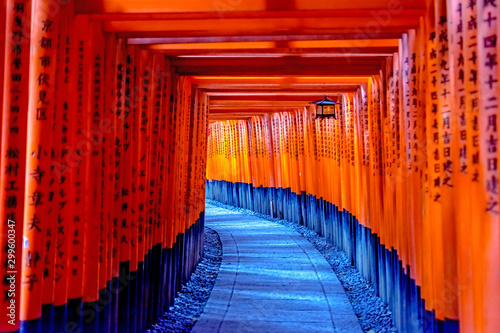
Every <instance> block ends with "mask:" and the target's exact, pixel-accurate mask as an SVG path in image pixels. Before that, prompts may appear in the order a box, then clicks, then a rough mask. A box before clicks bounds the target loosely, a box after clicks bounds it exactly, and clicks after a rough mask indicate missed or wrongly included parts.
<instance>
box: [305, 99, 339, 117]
mask: <svg viewBox="0 0 500 333" xmlns="http://www.w3.org/2000/svg"><path fill="white" fill-rule="evenodd" d="M311 104H316V118H328V117H333V119H337V112H338V111H340V103H337V102H334V101H332V100H331V99H329V98H328V97H326V96H325V98H324V99H322V100H319V101H316V102H311ZM337 105H339V106H338V107H337Z"/></svg>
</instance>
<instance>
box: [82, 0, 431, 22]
mask: <svg viewBox="0 0 500 333" xmlns="http://www.w3.org/2000/svg"><path fill="white" fill-rule="evenodd" d="M425 9H426V3H425V1H413V0H398V1H386V0H356V1H331V0H294V1H293V2H291V1H290V2H288V1H271V2H270V1H268V0H252V1H229V0H214V1H205V0H184V1H165V0H141V1H137V0H85V1H75V11H76V13H78V14H96V15H99V14H112V15H117V14H147V15H149V14H156V15H159V14H162V13H165V14H174V13H177V14H184V15H188V14H194V15H200V14H201V15H207V14H216V15H217V16H218V17H219V18H224V17H231V15H234V13H240V12H243V13H247V12H255V13H256V14H257V15H258V14H259V12H262V11H266V10H268V11H270V12H283V11H285V12H287V11H294V10H300V11H332V12H342V11H345V12H352V13H353V14H352V15H355V14H356V12H359V13H363V12H368V11H374V12H375V14H378V12H380V11H385V12H387V13H389V14H394V13H399V12H400V11H402V10H404V11H411V10H425ZM379 15H380V14H379Z"/></svg>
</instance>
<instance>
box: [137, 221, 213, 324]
mask: <svg viewBox="0 0 500 333" xmlns="http://www.w3.org/2000/svg"><path fill="white" fill-rule="evenodd" d="M221 262H222V243H221V241H220V238H219V235H218V234H217V232H215V231H214V230H212V229H210V228H207V227H205V245H204V247H203V257H202V258H201V260H200V263H199V264H198V266H196V270H195V271H194V273H193V274H192V275H191V279H190V280H189V282H188V283H187V284H186V285H185V286H183V287H182V289H181V291H180V292H179V293H178V295H177V297H176V298H175V301H174V305H173V306H172V307H170V309H169V311H168V312H166V313H165V314H164V315H163V318H160V319H159V320H158V322H157V323H156V324H154V325H153V326H152V328H151V329H148V330H147V331H146V332H148V333H165V332H191V329H192V328H193V326H194V324H196V321H198V319H199V318H200V315H201V313H202V312H203V309H204V308H205V305H206V304H207V301H208V298H209V297H210V293H211V292H212V289H213V287H214V284H215V280H216V279H217V275H218V274H219V268H220V264H221Z"/></svg>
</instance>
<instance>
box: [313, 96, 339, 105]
mask: <svg viewBox="0 0 500 333" xmlns="http://www.w3.org/2000/svg"><path fill="white" fill-rule="evenodd" d="M310 104H316V105H337V104H340V103H337V102H334V101H332V100H331V99H329V98H328V97H326V96H325V98H323V99H321V100H319V101H315V102H310Z"/></svg>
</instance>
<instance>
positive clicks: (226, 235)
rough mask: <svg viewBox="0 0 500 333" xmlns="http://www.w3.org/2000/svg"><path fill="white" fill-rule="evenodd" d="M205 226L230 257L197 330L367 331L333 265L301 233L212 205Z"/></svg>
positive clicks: (207, 332) (203, 332) (205, 332)
mask: <svg viewBox="0 0 500 333" xmlns="http://www.w3.org/2000/svg"><path fill="white" fill-rule="evenodd" d="M205 223H206V226H208V227H209V228H211V229H213V230H215V231H217V233H218V234H219V237H220V239H221V242H222V251H223V257H222V263H221V266H220V270H219V275H218V277H217V281H216V283H215V286H214V289H213V290H212V293H211V295H210V298H209V300H208V302H207V305H206V307H205V309H204V311H203V314H202V315H201V317H200V319H199V320H198V322H197V323H196V325H195V326H194V328H193V330H192V332H194V333H211V332H228V333H229V332H230V333H239V332H259V333H260V332H301V333H303V332H336V333H357V332H362V330H361V327H360V325H359V322H358V320H357V318H356V316H355V315H354V311H353V310H352V306H351V304H350V302H349V300H348V299H347V296H346V295H345V292H344V289H343V287H342V285H341V284H340V282H339V280H338V278H337V277H336V275H335V273H334V272H333V270H332V269H331V267H330V265H329V264H328V263H327V261H326V260H325V258H324V257H323V256H322V255H321V254H320V253H319V252H318V251H317V250H316V248H314V246H313V245H312V244H311V243H309V242H308V241H307V240H306V239H305V238H303V237H302V236H301V235H300V234H298V233H297V232H296V231H294V230H292V229H289V228H286V227H284V226H281V225H279V224H277V223H273V222H270V221H266V220H262V219H259V218H257V217H255V216H251V215H245V214H242V213H238V212H234V211H230V210H227V209H223V208H219V207H216V206H213V205H209V204H207V206H206V222H205Z"/></svg>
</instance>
